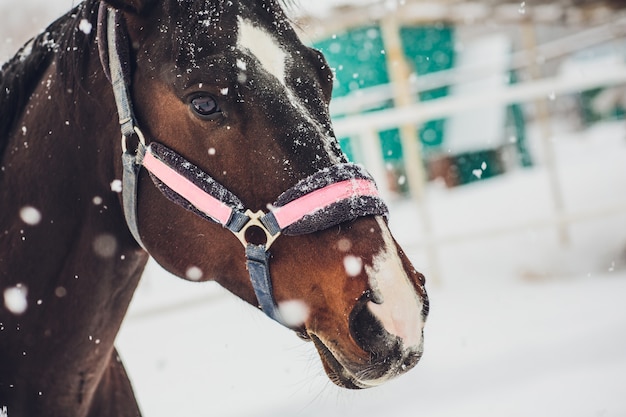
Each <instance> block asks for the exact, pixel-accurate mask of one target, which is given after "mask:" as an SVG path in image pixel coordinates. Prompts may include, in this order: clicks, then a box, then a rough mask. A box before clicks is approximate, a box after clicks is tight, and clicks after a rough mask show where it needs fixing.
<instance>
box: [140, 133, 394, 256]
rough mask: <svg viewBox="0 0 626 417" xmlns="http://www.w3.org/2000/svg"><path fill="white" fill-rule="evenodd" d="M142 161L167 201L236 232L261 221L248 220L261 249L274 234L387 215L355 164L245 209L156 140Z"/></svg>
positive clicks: (333, 169) (328, 171) (341, 166)
mask: <svg viewBox="0 0 626 417" xmlns="http://www.w3.org/2000/svg"><path fill="white" fill-rule="evenodd" d="M142 165H143V166H144V168H146V169H147V170H148V171H149V172H150V174H151V177H152V179H153V181H154V182H155V184H156V185H157V186H158V187H159V189H160V190H161V192H163V194H164V195H165V196H167V197H168V198H169V199H170V200H172V201H173V202H175V203H177V204H179V205H181V206H183V207H185V208H186V209H188V210H191V211H193V212H194V213H196V214H198V215H200V216H202V217H204V218H206V219H209V220H211V221H214V222H217V223H219V224H221V225H222V226H224V227H226V228H228V229H230V230H231V231H233V232H234V233H236V234H237V233H239V232H240V231H241V230H242V229H243V228H244V226H246V225H247V223H248V222H249V221H250V220H251V219H258V221H259V222H260V223H261V224H260V225H259V224H254V225H256V226H259V227H261V228H262V229H263V230H264V231H265V232H266V235H267V237H268V242H267V243H266V246H265V248H266V249H269V246H270V245H271V243H272V242H273V241H274V239H275V238H276V237H277V235H278V234H280V233H283V234H286V235H298V234H305V233H312V232H315V231H318V230H323V229H327V228H329V227H332V226H334V225H336V224H339V223H342V222H345V221H349V220H353V219H355V218H357V217H361V216H365V215H386V214H387V208H386V206H385V204H384V203H383V202H382V200H380V198H379V197H378V190H377V189H376V185H375V184H374V181H373V180H372V179H371V177H370V176H369V175H368V174H367V172H365V170H363V168H361V167H360V166H358V165H355V164H339V165H335V166H332V167H329V168H326V169H323V170H321V171H318V172H316V173H315V174H313V175H311V176H310V177H308V178H305V179H304V180H302V181H300V182H298V184H296V185H295V186H293V187H292V188H290V189H289V190H287V191H286V192H284V193H283V194H281V195H280V196H279V197H278V199H277V201H276V202H274V204H272V205H271V206H270V207H271V209H270V211H269V212H268V213H263V212H259V213H252V212H251V211H250V210H247V211H245V209H244V205H243V203H242V202H241V200H240V199H239V198H238V197H237V196H235V195H234V194H232V193H231V192H230V191H229V190H227V189H226V188H225V187H223V186H222V185H221V184H219V183H218V182H217V181H215V180H214V179H213V178H212V177H211V176H209V175H208V174H207V173H205V172H204V171H202V170H201V169H200V168H198V167H196V166H195V165H193V164H192V163H191V162H189V161H187V160H186V159H184V158H183V157H182V156H180V155H178V154H177V153H176V152H174V151H173V150H171V149H169V148H167V147H166V146H164V145H162V144H159V143H156V142H153V143H151V144H150V146H148V147H147V149H146V150H145V155H144V156H143V161H142ZM250 226H252V224H251V225H250ZM240 240H241V241H242V243H243V244H244V246H246V245H247V243H248V242H247V241H245V240H242V239H240Z"/></svg>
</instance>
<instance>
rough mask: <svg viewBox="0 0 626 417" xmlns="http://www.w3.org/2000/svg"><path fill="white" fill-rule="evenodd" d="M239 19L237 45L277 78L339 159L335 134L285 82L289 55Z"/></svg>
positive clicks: (269, 37)
mask: <svg viewBox="0 0 626 417" xmlns="http://www.w3.org/2000/svg"><path fill="white" fill-rule="evenodd" d="M238 19H239V33H238V34H237V48H238V49H239V50H240V51H242V52H244V53H248V54H251V55H253V56H255V57H256V59H257V60H258V61H259V63H260V64H261V67H262V68H263V69H264V70H265V71H266V72H268V73H269V74H271V75H273V76H274V77H276V78H277V79H278V81H280V84H281V85H282V86H283V87H284V92H285V94H286V95H287V97H288V99H289V103H290V104H291V105H292V106H293V107H294V108H295V109H296V110H297V111H298V113H300V114H301V115H302V116H303V117H304V118H305V119H306V121H307V122H308V124H309V126H310V127H311V128H313V129H314V130H315V132H316V133H317V135H318V137H320V138H321V139H322V143H323V145H324V150H325V151H326V152H327V153H328V156H329V158H330V160H331V162H333V163H335V164H337V163H339V162H340V158H339V157H338V156H337V155H336V154H335V147H334V143H335V138H334V137H332V136H330V134H329V132H328V129H326V128H324V126H322V125H321V124H320V122H319V120H318V118H317V117H315V116H314V115H312V114H311V113H310V112H309V110H308V109H307V107H306V106H305V105H304V103H302V101H301V100H300V98H299V97H298V95H297V94H296V93H295V92H294V91H293V90H292V89H291V88H290V87H289V86H288V85H287V59H289V57H288V56H287V53H286V52H285V51H284V50H283V48H282V47H281V46H280V44H279V43H278V41H277V40H276V39H275V38H274V37H273V36H272V35H270V34H269V33H268V32H267V31H265V30H263V29H262V28H260V27H258V26H255V25H254V24H253V23H252V22H250V21H247V20H244V19H242V18H241V17H239V18H238ZM240 69H241V68H240ZM242 71H245V70H242ZM243 75H244V77H243V79H244V80H246V79H247V76H246V75H245V74H243Z"/></svg>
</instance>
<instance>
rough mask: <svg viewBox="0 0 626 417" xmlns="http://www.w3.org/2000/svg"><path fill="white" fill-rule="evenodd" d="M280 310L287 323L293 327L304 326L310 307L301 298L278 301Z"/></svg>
mask: <svg viewBox="0 0 626 417" xmlns="http://www.w3.org/2000/svg"><path fill="white" fill-rule="evenodd" d="M278 311H279V312H280V315H281V316H282V318H283V320H284V321H285V324H286V325H287V326H291V327H298V326H302V325H303V324H304V323H305V322H306V321H307V319H308V318H309V307H308V306H307V305H306V303H304V302H303V301H300V300H290V301H283V302H280V303H278Z"/></svg>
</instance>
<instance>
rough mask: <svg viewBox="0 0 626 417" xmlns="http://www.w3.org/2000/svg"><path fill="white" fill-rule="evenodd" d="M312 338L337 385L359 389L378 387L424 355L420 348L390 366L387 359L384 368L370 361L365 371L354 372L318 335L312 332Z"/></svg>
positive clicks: (332, 380) (411, 365)
mask: <svg viewBox="0 0 626 417" xmlns="http://www.w3.org/2000/svg"><path fill="white" fill-rule="evenodd" d="M310 338H311V340H312V341H313V343H314V344H315V347H316V348H317V351H318V353H319V355H320V358H321V360H322V365H323V366H324V370H325V371H326V374H327V375H328V378H329V379H330V380H331V382H333V383H334V384H335V385H337V386H339V387H342V388H347V389H354V390H357V389H366V388H373V387H377V386H379V385H381V384H383V383H385V382H386V381H389V380H390V379H393V378H394V377H396V376H398V375H400V374H403V373H404V372H406V371H408V370H409V369H411V368H412V367H413V366H415V365H416V364H417V362H419V360H420V358H421V356H422V351H421V349H420V350H419V351H415V352H410V353H409V354H408V355H407V356H406V357H405V358H404V359H403V360H399V361H391V362H397V365H394V366H390V367H389V366H388V365H389V362H388V361H387V360H385V361H383V363H385V364H386V365H387V366H384V367H383V369H381V368H380V367H379V366H377V365H376V363H368V364H367V365H366V366H364V370H363V371H361V372H354V371H351V370H350V369H349V368H348V367H347V366H346V365H344V364H343V363H342V362H341V360H340V359H339V358H338V357H337V355H336V354H334V353H333V352H332V350H331V349H330V348H329V347H328V346H326V344H324V342H322V340H321V339H320V338H319V337H318V336H317V335H315V334H312V333H310ZM379 365H380V364H379ZM361 374H362V375H361Z"/></svg>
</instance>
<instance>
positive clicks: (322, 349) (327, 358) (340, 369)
mask: <svg viewBox="0 0 626 417" xmlns="http://www.w3.org/2000/svg"><path fill="white" fill-rule="evenodd" d="M310 336H311V340H313V343H314V344H315V347H316V348H317V351H318V352H319V355H320V358H321V359H322V365H323V366H324V370H325V371H326V374H327V375H328V378H330V380H331V381H332V382H333V383H334V384H335V385H338V386H340V387H343V388H348V389H363V388H368V386H367V385H363V384H362V383H361V382H360V381H359V380H358V379H357V378H356V377H355V376H354V375H352V373H351V372H349V371H348V369H346V367H345V366H343V365H342V364H341V362H339V360H338V359H337V357H336V356H335V355H334V354H333V353H332V352H331V350H330V349H329V348H328V347H327V346H326V345H325V344H324V342H322V341H321V340H320V338H319V337H317V336H316V335H315V334H310Z"/></svg>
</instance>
